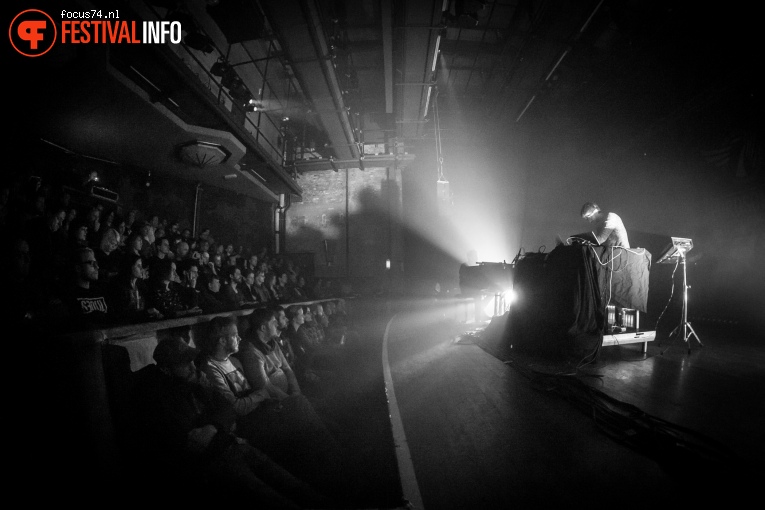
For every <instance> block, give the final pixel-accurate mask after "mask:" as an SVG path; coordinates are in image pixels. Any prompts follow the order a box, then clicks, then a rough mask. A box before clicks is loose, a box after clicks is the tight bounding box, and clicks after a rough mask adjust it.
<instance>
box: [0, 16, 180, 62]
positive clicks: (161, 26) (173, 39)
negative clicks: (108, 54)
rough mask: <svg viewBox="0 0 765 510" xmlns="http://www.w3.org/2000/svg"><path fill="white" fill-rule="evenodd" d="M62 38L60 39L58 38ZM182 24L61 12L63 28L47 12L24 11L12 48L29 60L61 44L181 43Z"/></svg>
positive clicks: (14, 27) (13, 32) (17, 22)
mask: <svg viewBox="0 0 765 510" xmlns="http://www.w3.org/2000/svg"><path fill="white" fill-rule="evenodd" d="M59 33H60V34H61V39H60V40H58V35H59ZM182 34H183V28H182V27H181V22H180V21H140V22H139V21H125V20H121V19H120V12H119V10H118V9H115V10H113V11H101V10H98V9H92V10H90V11H81V12H80V11H67V10H63V11H61V27H60V30H59V29H57V28H56V23H55V22H54V21H53V18H51V17H50V16H48V15H47V14H46V13H44V12H43V11H40V10H37V9H28V10H26V11H23V12H20V13H19V14H18V15H17V16H16V17H15V18H13V21H12V22H11V27H10V29H9V31H8V36H9V37H10V38H11V45H13V47H14V49H15V50H16V51H18V52H19V53H20V54H22V55H24V56H25V57H39V56H41V55H45V54H46V53H47V52H48V51H50V49H51V48H52V47H53V45H54V44H56V42H59V43H61V44H166V43H168V42H169V43H172V44H180V43H181V41H182V38H183V35H182Z"/></svg>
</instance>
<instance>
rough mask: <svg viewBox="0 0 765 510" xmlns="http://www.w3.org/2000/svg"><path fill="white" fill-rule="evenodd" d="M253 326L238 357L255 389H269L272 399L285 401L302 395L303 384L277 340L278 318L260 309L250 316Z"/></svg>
mask: <svg viewBox="0 0 765 510" xmlns="http://www.w3.org/2000/svg"><path fill="white" fill-rule="evenodd" d="M247 319H248V320H249V323H250V329H249V331H248V332H247V333H246V334H245V338H244V339H243V340H242V342H241V343H240V345H239V352H238V353H237V354H236V357H237V358H239V360H240V361H241V362H242V369H243V372H244V376H245V377H246V378H247V381H249V383H250V385H251V386H252V387H253V388H255V389H261V388H266V389H267V390H268V393H269V395H270V396H271V398H275V399H277V400H284V399H285V398H287V397H288V396H290V395H299V394H300V385H299V384H298V382H297V379H296V378H295V374H294V372H293V371H292V368H291V367H290V365H289V362H288V361H287V359H286V358H285V356H284V353H282V350H281V347H280V346H279V343H278V342H277V338H278V336H279V330H278V320H277V318H276V316H275V315H274V313H273V312H272V311H271V310H266V309H258V310H255V311H254V312H252V314H250V316H249V317H248V318H247Z"/></svg>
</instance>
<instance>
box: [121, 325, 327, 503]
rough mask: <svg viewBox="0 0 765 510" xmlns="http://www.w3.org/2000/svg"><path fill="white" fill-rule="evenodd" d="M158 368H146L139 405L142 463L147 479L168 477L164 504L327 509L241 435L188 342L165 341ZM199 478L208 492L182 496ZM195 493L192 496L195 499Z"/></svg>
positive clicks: (137, 394) (157, 352) (139, 387)
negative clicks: (225, 504)
mask: <svg viewBox="0 0 765 510" xmlns="http://www.w3.org/2000/svg"><path fill="white" fill-rule="evenodd" d="M153 357H154V360H155V361H156V365H148V366H146V367H145V368H144V369H142V370H141V371H140V375H139V381H138V383H137V385H136V391H135V402H136V409H137V410H138V417H137V420H136V422H137V424H138V426H137V428H138V429H139V434H138V435H139V437H140V438H141V439H142V440H141V441H137V444H138V445H142V446H143V447H142V448H141V449H140V451H139V452H138V455H137V456H138V457H140V458H139V459H138V462H139V463H140V465H141V466H143V468H144V469H146V470H147V471H148V476H147V478H148V479H152V478H153V479H155V480H161V484H162V486H164V487H166V488H167V492H166V493H165V494H162V501H161V502H162V503H168V504H172V505H173V506H177V505H178V504H179V503H184V504H199V503H200V501H199V498H200V497H202V495H203V494H207V495H208V497H207V499H205V500H204V501H205V502H206V503H212V502H216V503H220V502H223V501H226V502H227V503H232V502H234V503H236V504H247V505H254V506H255V507H259V508H274V509H282V508H284V509H297V508H305V507H310V508H327V507H329V506H330V505H329V504H328V500H327V498H325V497H324V496H322V495H319V494H318V493H317V492H316V491H315V490H314V489H312V488H311V487H310V486H308V485H307V484H306V483H305V482H303V481H301V480H299V479H298V478H296V477H295V476H293V475H292V474H291V473H289V472H288V471H286V470H285V469H284V468H283V467H282V466H280V465H279V464H277V463H275V462H274V461H273V460H271V459H270V458H269V457H268V456H266V455H265V454H264V453H263V452H261V451H260V450H258V449H256V448H254V447H253V446H251V445H250V444H248V443H247V441H245V440H243V439H240V438H239V437H237V436H236V435H235V434H234V425H235V422H236V414H235V413H234V412H233V409H232V408H231V406H230V405H229V403H228V402H223V401H221V400H220V399H216V397H217V396H219V393H217V392H215V391H214V388H213V387H212V385H211V384H210V383H209V381H208V380H207V379H206V377H205V375H204V374H203V373H199V371H198V370H197V367H196V366H195V364H194V360H195V358H196V357H197V350H196V349H194V348H192V347H190V346H189V345H188V344H187V343H186V342H185V341H184V340H183V339H182V338H179V337H170V338H167V339H164V340H162V341H161V342H160V343H159V344H158V345H157V347H156V348H155V350H154V355H153ZM192 480H202V481H204V482H205V484H206V487H204V488H203V489H202V490H201V491H197V490H194V491H191V492H190V493H189V494H188V495H186V494H183V491H180V492H178V491H176V490H175V487H184V486H186V485H187V484H189V483H191V481H192ZM191 494H193V496H192V495H191Z"/></svg>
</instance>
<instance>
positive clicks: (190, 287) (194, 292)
mask: <svg viewBox="0 0 765 510" xmlns="http://www.w3.org/2000/svg"><path fill="white" fill-rule="evenodd" d="M177 266H178V270H179V271H180V273H181V287H183V289H184V292H183V293H184V296H185V299H186V301H187V303H189V304H191V306H192V307H193V306H199V291H200V289H199V266H197V263H196V261H195V260H193V259H186V260H183V261H181V262H180V263H177Z"/></svg>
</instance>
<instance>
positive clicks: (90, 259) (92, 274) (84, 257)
mask: <svg viewBox="0 0 765 510" xmlns="http://www.w3.org/2000/svg"><path fill="white" fill-rule="evenodd" d="M74 262H75V266H74V271H75V274H76V275H77V282H78V283H80V284H83V283H84V284H86V285H87V286H90V282H96V281H98V262H96V255H95V253H93V250H91V249H90V248H80V249H78V250H77V252H76V253H75V255H74Z"/></svg>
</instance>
